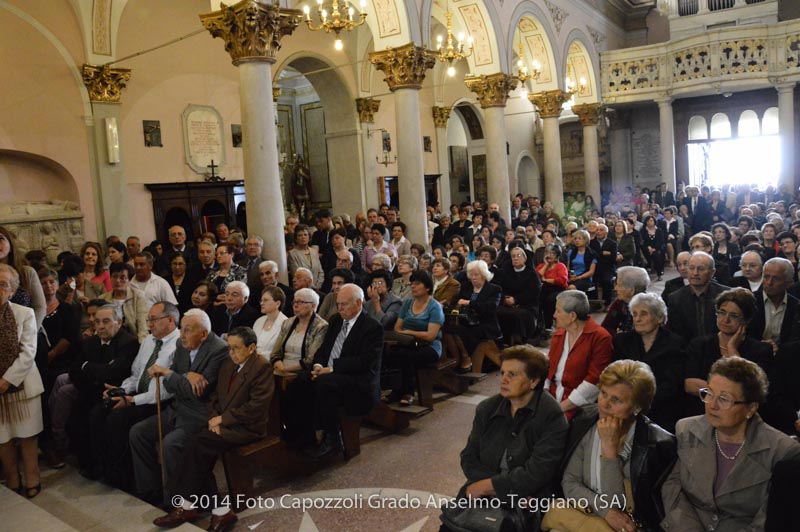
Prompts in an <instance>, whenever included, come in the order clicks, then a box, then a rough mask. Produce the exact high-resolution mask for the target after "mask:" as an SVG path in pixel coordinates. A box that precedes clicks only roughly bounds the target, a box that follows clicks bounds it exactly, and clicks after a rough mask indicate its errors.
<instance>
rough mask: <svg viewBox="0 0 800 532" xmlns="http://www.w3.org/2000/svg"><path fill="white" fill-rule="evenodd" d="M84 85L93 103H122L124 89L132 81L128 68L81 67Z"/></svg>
mask: <svg viewBox="0 0 800 532" xmlns="http://www.w3.org/2000/svg"><path fill="white" fill-rule="evenodd" d="M81 73H82V75H83V84H84V85H86V89H87V90H88V91H89V99H90V100H91V101H93V102H102V103H120V102H119V99H120V96H122V89H124V88H125V86H126V85H127V84H128V81H130V79H131V71H130V69H128V68H109V67H107V66H95V65H87V64H85V65H83V66H82V67H81Z"/></svg>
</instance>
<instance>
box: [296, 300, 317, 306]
mask: <svg viewBox="0 0 800 532" xmlns="http://www.w3.org/2000/svg"><path fill="white" fill-rule="evenodd" d="M313 303H314V302H313V301H301V300H299V299H295V300H294V301H292V305H312V304H313Z"/></svg>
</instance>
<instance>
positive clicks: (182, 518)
mask: <svg viewBox="0 0 800 532" xmlns="http://www.w3.org/2000/svg"><path fill="white" fill-rule="evenodd" d="M198 517H200V510H198V509H197V508H192V509H191V510H184V509H183V508H173V509H172V511H171V512H170V513H168V514H167V515H163V516H161V517H156V518H155V519H153V524H154V525H156V526H158V527H161V528H175V527H178V526H181V525H182V524H183V523H189V522H191V521H194V520H195V519H197V518H198Z"/></svg>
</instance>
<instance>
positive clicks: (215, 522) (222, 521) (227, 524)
mask: <svg viewBox="0 0 800 532" xmlns="http://www.w3.org/2000/svg"><path fill="white" fill-rule="evenodd" d="M238 520H239V518H238V517H236V514H235V513H233V511H232V510H231V511H229V512H228V513H226V514H225V515H212V516H211V524H210V525H208V528H207V530H208V531H209V532H225V531H226V530H230V529H231V527H233V525H235V524H236V522H237V521H238Z"/></svg>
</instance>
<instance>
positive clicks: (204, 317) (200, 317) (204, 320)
mask: <svg viewBox="0 0 800 532" xmlns="http://www.w3.org/2000/svg"><path fill="white" fill-rule="evenodd" d="M186 318H197V321H199V322H200V327H202V328H203V329H205V331H206V332H209V333H210V332H211V318H209V317H208V314H206V312H205V311H204V310H203V309H199V308H191V309H189V310H187V311H186V312H184V313H183V319H186Z"/></svg>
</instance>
